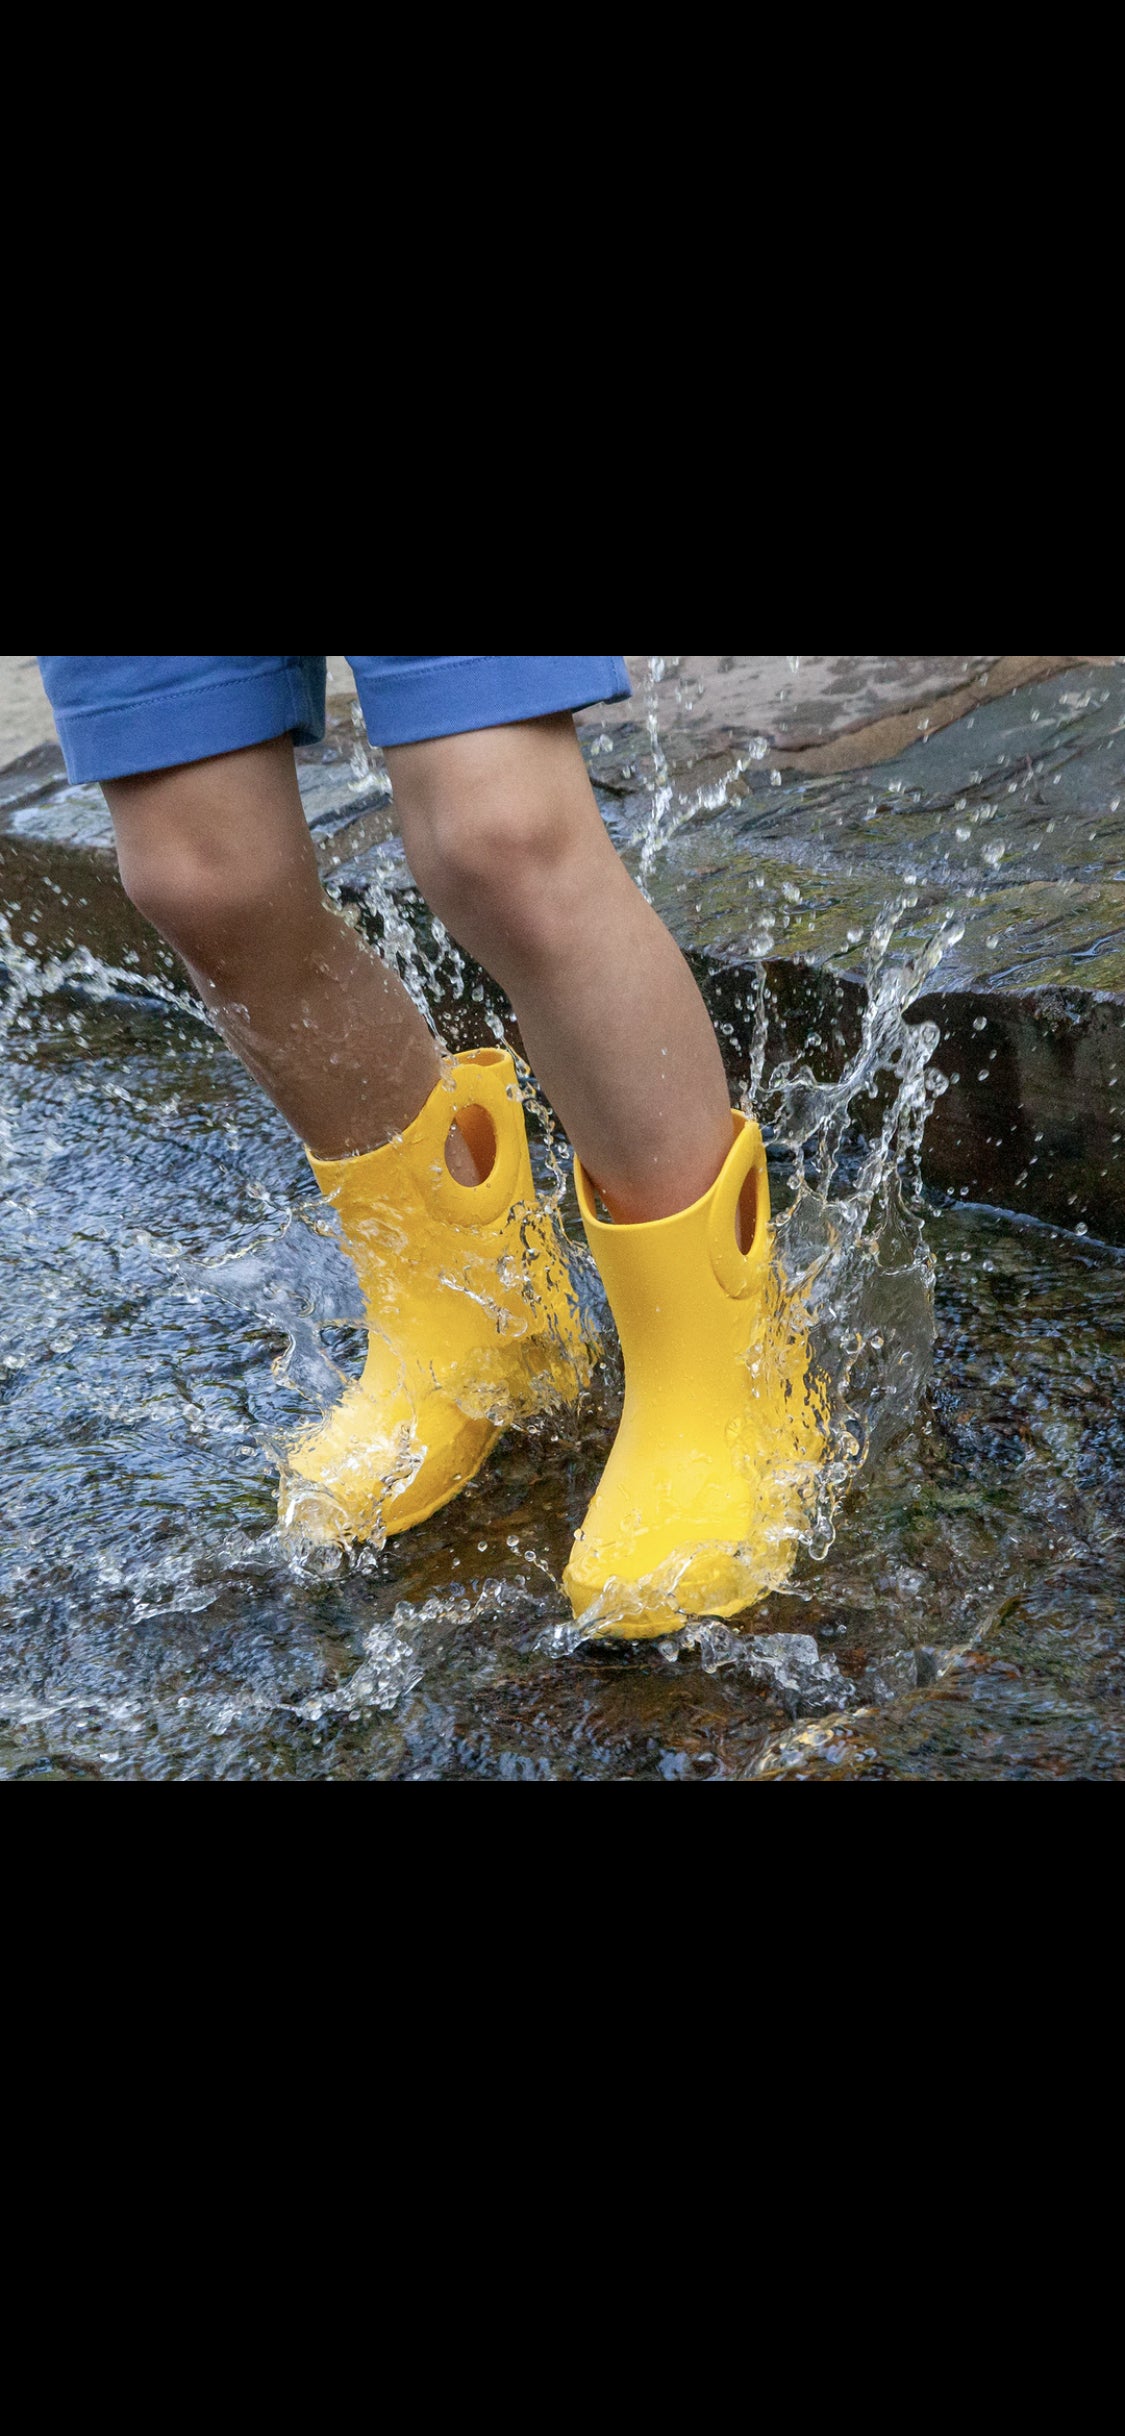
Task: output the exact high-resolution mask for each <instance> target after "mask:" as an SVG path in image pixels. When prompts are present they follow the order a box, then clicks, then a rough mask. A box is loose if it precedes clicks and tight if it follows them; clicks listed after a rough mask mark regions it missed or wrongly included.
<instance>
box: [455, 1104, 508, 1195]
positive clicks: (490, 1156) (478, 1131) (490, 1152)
mask: <svg viewBox="0 0 1125 2436" xmlns="http://www.w3.org/2000/svg"><path fill="white" fill-rule="evenodd" d="M458 1134H460V1136H461V1140H462V1141H463V1142H464V1144H465V1146H466V1148H467V1149H468V1151H469V1153H470V1156H471V1158H472V1161H473V1165H474V1166H475V1168H476V1171H477V1182H478V1184H484V1183H486V1182H487V1180H488V1178H489V1176H490V1175H491V1174H492V1170H493V1168H494V1167H495V1165H496V1127H495V1125H494V1124H493V1122H492V1119H491V1117H490V1116H489V1113H488V1110H487V1108H459V1109H458V1111H457V1114H456V1116H455V1118H454V1120H453V1123H452V1125H451V1126H450V1128H449V1132H448V1133H447V1135H446V1138H445V1164H446V1166H447V1168H448V1169H449V1172H450V1175H451V1176H455V1175H456V1172H457V1171H456V1169H455V1167H454V1165H453V1161H452V1159H451V1158H450V1156H449V1152H450V1145H451V1144H452V1143H453V1141H454V1139H455V1137H456V1135H458Z"/></svg>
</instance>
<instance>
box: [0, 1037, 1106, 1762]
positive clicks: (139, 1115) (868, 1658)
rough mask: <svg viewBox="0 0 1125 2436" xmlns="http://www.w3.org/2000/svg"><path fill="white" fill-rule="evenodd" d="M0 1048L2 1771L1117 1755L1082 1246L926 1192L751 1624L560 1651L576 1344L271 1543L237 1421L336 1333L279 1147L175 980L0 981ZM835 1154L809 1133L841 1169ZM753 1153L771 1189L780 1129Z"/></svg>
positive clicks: (581, 1465)
mask: <svg viewBox="0 0 1125 2436" xmlns="http://www.w3.org/2000/svg"><path fill="white" fill-rule="evenodd" d="M469 1020H470V1021H471V1022H472V1023H474V1024H478V1025H479V1022H480V1020H481V1014H480V1010H479V1008H477V1007H475V1006H473V1007H472V1008H471V1013H470V1015H469ZM728 1045H729V1044H728ZM7 1047H8V1062H7V1070H6V1077H5V1084H4V1104H3V1112H2V1113H3V1120H4V1124H5V1126H6V1128H7V1156H6V1159H5V1163H4V1166H3V1171H2V1178H3V1181H2V1201H0V1331H2V1342H3V1347H4V1351H3V1355H2V1357H0V1359H2V1365H3V1367H2V1371H0V1381H2V1384H0V1472H2V1477H3V1479H4V1482H5V1510H4V1518H3V1539H2V1546H0V1601H2V1606H3V1630H2V1632H0V1771H2V1772H3V1773H4V1774H5V1775H8V1776H24V1775H44V1776H48V1777H51V1776H78V1777H84V1776H89V1777H115V1776H121V1777H127V1778H135V1777H148V1776H153V1777H181V1776H193V1777H194V1776H203V1777H211V1776H223V1775H229V1776H235V1777H259V1776H261V1777H273V1776H278V1777H282V1776H299V1777H326V1776H330V1777H345V1778H346V1777H370V1776H375V1777H384V1776H385V1777H407V1778H427V1777H473V1776H483V1777H516V1778H534V1777H544V1778H553V1777H610V1778H619V1777H625V1776H628V1777H641V1778H644V1777H681V1776H683V1777H699V1778H704V1779H707V1778H714V1777H731V1776H734V1777H747V1776H763V1777H769V1776H772V1775H778V1774H788V1773H792V1772H796V1773H798V1774H805V1775H811V1776H817V1775H821V1774H823V1775H829V1776H836V1775H845V1776H850V1775H855V1774H874V1775H877V1776H878V1775H889V1776H897V1775H902V1776H916V1775H917V1776H936V1777H942V1776H960V1775H970V1776H973V1775H976V1776H984V1777H998V1776H1000V1777H1002V1776H1008V1775H1013V1776H1017V1777H1019V1776H1027V1775H1038V1774H1045V1775H1052V1776H1056V1775H1062V1776H1066V1775H1081V1776H1084V1775H1092V1774H1093V1775H1099V1774H1104V1775H1116V1774H1119V1773H1121V1771H1122V1767H1123V1764H1125V1737H1123V1731H1122V1729H1123V1724H1125V1715H1123V1708H1122V1689H1123V1686H1125V1628H1123V1625H1122V1617H1123V1616H1125V1598H1123V1596H1122V1592H1123V1589H1125V1583H1123V1580H1122V1572H1123V1567H1125V1536H1123V1530H1122V1525H1123V1521H1125V1491H1123V1489H1122V1485H1121V1484H1122V1477H1123V1475H1122V1452H1123V1448H1122V1427H1123V1425H1122V1422H1121V1420H1120V1418H1119V1416H1120V1414H1121V1412H1122V1405H1123V1396H1122V1391H1123V1387H1125V1378H1123V1375H1122V1371H1123V1364H1125V1261H1123V1260H1122V1258H1121V1256H1120V1255H1118V1254H1116V1253H1112V1252H1109V1251H1107V1250H1106V1249H1104V1248H1103V1247H1101V1246H1100V1245H1098V1244H1096V1243H1094V1242H1092V1241H1091V1240H1089V1239H1086V1240H1085V1241H1079V1240H1076V1239H1075V1238H1073V1237H1067V1236H1064V1235H1060V1234H1056V1233H1052V1232H1051V1231H1049V1230H1047V1229H1045V1228H1042V1227H1037V1226H1035V1225H1033V1224H1030V1223H1026V1222H1024V1223H1016V1222H1013V1221H1011V1220H1009V1219H1006V1218H1004V1217H1002V1216H997V1215H996V1214H995V1213H990V1212H985V1211H982V1210H973V1209H969V1208H967V1207H965V1206H963V1205H959V1204H957V1203H956V1202H954V1203H953V1204H952V1205H950V1206H947V1207H945V1208H939V1207H938V1206H936V1205H934V1204H931V1205H930V1206H928V1207H927V1208H926V1211H925V1215H924V1219H922V1220H920V1221H919V1222H918V1223H919V1224H921V1225H922V1226H923V1227H924V1238H925V1245H926V1247H927V1248H928V1253H929V1256H930V1257H931V1258H932V1263H933V1277H934V1293H935V1316H936V1341H935V1345H934V1352H933V1358H932V1371H931V1373H930V1377H929V1384H928V1385H923V1384H922V1383H921V1371H920V1372H919V1376H918V1377H916V1378H914V1379H913V1380H912V1382H911V1386H910V1400H913V1399H918V1398H920V1400H919V1401H917V1404H916V1410H915V1414H914V1418H913V1420H912V1421H910V1423H909V1425H908V1426H907V1427H906V1428H905V1431H904V1432H902V1433H901V1434H899V1435H898V1436H897V1437H895V1436H894V1432H893V1430H892V1431H891V1432H890V1433H889V1436H890V1438H891V1441H892V1442H891V1443H888V1444H884V1445H883V1446H882V1451H879V1433H878V1432H876V1438H875V1448H876V1451H875V1452H873V1454H872V1456H871V1458H870V1460H869V1462H868V1463H867V1465H866V1467H865V1468H864V1469H863V1470H862V1472H860V1474H859V1475H858V1478H857V1479H855V1480H854V1482H853V1485H852V1487H851V1490H850V1493H849V1495H848V1497H847V1498H846V1500H845V1502H844V1504H843V1506H842V1508H841V1509H840V1510H839V1511H838V1512H837V1514H836V1517H835V1536H834V1538H833V1539H832V1540H831V1543H830V1544H829V1545H828V1548H827V1553H826V1554H824V1555H823V1557H822V1558H821V1559H820V1560H819V1561H817V1559H816V1558H815V1557H814V1556H813V1555H812V1554H811V1553H808V1552H806V1553H803V1554H802V1556H801V1558H800V1560H799V1562H798V1566H797V1569H796V1572H795V1574H794V1576H793V1579H792V1581H791V1583H790V1585H789V1587H788V1588H787V1590H786V1591H785V1592H783V1593H778V1594H775V1595H774V1596H773V1597H772V1598H771V1599H770V1600H769V1601H768V1602H766V1603H765V1605H764V1606H763V1607H761V1608H759V1609H758V1610H756V1611H755V1613H754V1616H753V1619H752V1621H753V1626H754V1629H753V1630H748V1629H746V1627H744V1626H742V1625H738V1626H722V1625H718V1624H705V1625H702V1626H700V1627H698V1628H694V1629H692V1630H690V1631H689V1632H688V1633H686V1634H684V1635H683V1636H680V1638H679V1640H678V1641H676V1642H667V1643H658V1644H650V1645H641V1646H632V1647H630V1646H624V1645H620V1644H616V1645H607V1644H591V1643H589V1642H586V1643H579V1644H577V1645H576V1643H575V1637H574V1635H573V1633H572V1632H571V1630H570V1625H569V1611H568V1609H567V1607H566V1605H565V1602H564V1600H563V1598H562V1596H561V1593H560V1591H559V1589H558V1587H557V1584H558V1580H559V1576H560V1574H561V1571H562V1567H563V1564H564V1563H565V1559H566V1555H567V1551H568V1548H569V1543H570V1538H571V1535H572V1533H573V1531H574V1529H575V1527H576V1525H577V1524H578V1522H579V1521H580V1519H581V1516H582V1513H583V1511H584V1509H585V1505H586V1503H587V1501H588V1498H589V1496H590V1494H591V1493H592V1490H593V1487H594V1485H595V1482H596V1479H597V1477H598V1473H599V1471H600V1469H601V1466H602V1463H603V1462H604V1459H605V1455H606V1453H607V1451H608V1447H609V1444H610V1441H611V1437H612V1432H613V1429H614V1427H615V1424H616V1418H617V1413H618V1410H619V1406H620V1385H621V1382H620V1375H619V1372H618V1371H617V1369H616V1367H615V1366H614V1364H613V1363H612V1361H611V1363H610V1364H609V1366H608V1367H607V1369H606V1370H605V1371H604V1372H603V1373H602V1374H601V1375H600V1377H599V1379H598V1382H597V1385H596V1387H595V1389H594V1390H593V1391H592V1393H591V1394H590V1396H589V1397H588V1399H587V1400H586V1403H585V1405H584V1406H583V1407H582V1408H581V1409H580V1410H579V1411H578V1412H577V1413H576V1414H572V1415H568V1416H567V1417H566V1419H565V1421H564V1422H562V1423H560V1422H558V1421H555V1420H551V1421H549V1422H544V1423H540V1424H539V1425H537V1427H536V1428H535V1429H533V1430H532V1431H531V1432H530V1433H528V1435H526V1436H515V1435H511V1436H509V1437H507V1438H506V1439H505V1440H503V1441H502V1442H501V1445H500V1447H499V1449H498V1450H497V1452H496V1454H495V1455H494V1456H493V1458H492V1460H491V1462H490V1464H489V1465H488V1467H487V1468H486V1470H485V1472H484V1473H483V1474H482V1475H481V1476H480V1477H479V1478H478V1480H477V1481H475V1482H474V1483H473V1484H472V1486H471V1488H470V1489H469V1491H468V1492H467V1493H466V1495H465V1496H464V1497H463V1498H462V1499H461V1500H460V1501H459V1502H458V1504H457V1506H456V1507H455V1508H453V1509H451V1510H448V1511H446V1512H444V1513H442V1514H438V1515H436V1516H435V1517H434V1518H433V1519H432V1521H431V1522H429V1523H427V1524H423V1525H421V1526H419V1527H418V1528H417V1529H415V1530H414V1531H411V1532H410V1533H408V1534H405V1535H404V1536H403V1537H402V1538H400V1539H397V1540H394V1541H392V1542H390V1543H389V1544H388V1546H387V1547H386V1548H385V1549H383V1550H382V1551H379V1552H374V1551H367V1552H365V1553H364V1554H362V1555H360V1556H359V1558H358V1559H355V1558H351V1557H345V1556H344V1555H342V1554H341V1553H340V1552H338V1551H330V1552H328V1553H327V1554H317V1555H315V1556H314V1555H311V1554H309V1553H305V1554H302V1553H301V1552H300V1551H295V1550H294V1549H293V1548H292V1547H291V1546H288V1545H286V1544H285V1543H284V1542H283V1541H282V1540H281V1538H280V1537H279V1534H278V1532H277V1528H276V1522H275V1476H274V1472H273V1468H272V1464H271V1460H270V1456H269V1452H268V1449H269V1447H270V1446H271V1445H276V1444H277V1443H278V1442H279V1439H280V1438H281V1437H282V1436H283V1435H284V1434H285V1433H286V1432H287V1431H288V1430H290V1429H291V1428H292V1427H293V1425H294V1423H295V1422H296V1421H297V1420H298V1419H299V1418H300V1417H301V1416H302V1415H303V1414H305V1413H307V1411H308V1410H309V1403H310V1400H311V1401H312V1402H313V1403H315V1402H316V1401H317V1399H318V1398H319V1399H320V1400H323V1398H324V1396H325V1395H326V1394H328V1393H329V1392H331V1389H332V1385H333V1379H334V1370H333V1365H336V1366H337V1367H338V1368H340V1369H343V1370H344V1371H346V1370H348V1369H349V1368H350V1369H354V1368H355V1366H356V1361H357V1357H358V1353H359V1347H360V1342H361V1340H360V1337H359V1334H358V1331H357V1329H356V1326H355V1322H356V1320H357V1319H358V1317H359V1310H358V1300H357V1289H356V1287H355V1284H354V1280H353V1278H352V1276H351V1272H350V1270H349V1269H348V1268H347V1265H346V1264H345V1263H344V1261H343V1260H342V1258H341V1256H340V1254H339V1252H338V1251H337V1249H336V1247H335V1244H334V1242H333V1241H332V1239H331V1236H330V1235H327V1234H325V1233H324V1232H323V1231H322V1226H323V1219H322V1213H321V1209H320V1205H319V1203H318V1201H317V1198H316V1196H315V1194H314V1193H313V1192H312V1190H311V1185H310V1179H309V1178H308V1174H307V1170H306V1168H305V1164H304V1160H303V1157H302V1154H301V1152H300V1150H299V1148H298V1146H297V1145H296V1143H295V1142H294V1141H293V1139H292V1137H291V1136H290V1135H289V1133H288V1131H287V1129H286V1128H285V1126H284V1125H283V1123H282V1121H281V1120H280V1118H278V1117H277V1116H276V1115H275V1114H274V1112H273V1111H272V1110H271V1109H270V1108H269V1106H268V1105H267V1104H266V1103H265V1101H264V1100H263V1099H262V1097H261V1095H260V1094H259V1093H258V1092H257V1091H256V1090H255V1088H254V1087H253V1085H252V1084H251V1083H250V1082H249V1081H248V1079H247V1078H246V1077H245V1076H244V1074H243V1073H242V1070H241V1068H240V1067H239V1066H238V1065H237V1063H236V1061H235V1060H234V1059H233V1058H232V1057H231V1056H230V1055H229V1053H228V1052H227V1051H226V1050H225V1049H224V1048H223V1046H222V1045H221V1043H219V1042H218V1041H217V1039H216V1038H215V1036H214V1035H213V1034H212V1033H211V1032H210V1031H208V1030H207V1029H206V1028H205V1027H204V1026H203V1025H202V1024H200V1023H199V1022H198V1021H197V1020H195V1019H194V1018H192V1017H191V1016H190V1015H189V1014H188V1013H187V1012H186V1011H183V1010H177V1009H176V1008H174V1007H171V1008H169V1007H164V1008H156V1007H153V1006H152V1005H146V1004H144V1003H141V1002H137V1003H134V1004H128V1003H125V1002H123V1001H120V1000H112V999H111V1000H107V1001H105V1002H103V1003H102V1004H100V1005H99V1004H91V1003H89V1002H78V1001H74V1000H71V1001H69V1002H68V1001H67V1000H66V999H65V998H64V997H61V996H59V995H58V994H54V995H49V996H46V997H43V998H39V999H36V998H34V997H31V998H29V999H28V1000H27V1001H26V1002H25V1003H24V1004H23V1005H22V1007H21V1009H20V1011H19V1012H18V1013H17V1014H16V1015H15V1017H14V1020H13V1023H12V1028H11V1030H10V1033H9V1037H8V1044H7ZM806 1138H808V1139H811V1138H812V1133H811V1132H809V1133H808V1134H807V1136H806ZM865 1155H866V1152H865V1145H864V1142H863V1140H862V1138H861V1137H860V1136H859V1135H858V1134H857V1133H856V1131H855V1127H854V1125H853V1126H852V1127H851V1130H850V1131H848V1130H847V1129H843V1130H842V1131H841V1134H840V1140H839V1156H840V1189H841V1192H842V1193H843V1194H844V1196H845V1198H846V1196H847V1195H849V1194H850V1195H852V1196H853V1197H854V1193H855V1191H856V1190H857V1189H858V1186H859V1184H860V1182H861V1179H862V1174H863V1168H864V1158H865ZM536 1158H537V1161H538V1163H539V1169H540V1174H541V1178H542V1180H543V1181H544V1182H545V1183H546V1182H548V1181H549V1173H548V1168H547V1165H546V1152H545V1147H544V1145H543V1144H542V1142H541V1141H539V1140H537V1142H536ZM774 1174H775V1181H776V1184H777V1187H778V1199H779V1205H780V1204H782V1203H784V1201H785V1199H786V1179H787V1178H788V1179H789V1187H790V1206H791V1207H798V1206H799V1200H800V1196H799V1195H798V1196H797V1197H796V1199H795V1200H794V1198H793V1196H792V1179H793V1159H792V1155H791V1154H790V1153H787V1152H786V1151H785V1150H784V1145H783V1144H782V1142H781V1140H780V1139H779V1141H778V1144H777V1147H776V1150H775V1161H774ZM904 1223H906V1222H905V1221H904ZM881 1226H882V1221H880V1227H881ZM569 1229H570V1232H571V1234H572V1236H573V1235H575V1234H577V1231H578V1230H577V1226H576V1223H575V1220H574V1214H573V1208H572V1206H571V1207H570V1209H569ZM882 1239H883V1238H882V1234H880V1240H882ZM906 1241H907V1250H908V1255H909V1256H908V1258H907V1259H906V1261H905V1263H904V1264H900V1266H903V1267H905V1269H906V1270H908V1271H909V1272H910V1273H911V1274H912V1275H917V1274H920V1272H917V1271H916V1270H915V1265H914V1264H915V1258H916V1253H917V1248H918V1247H917V1246H916V1244H915V1243H914V1241H913V1238H912V1237H911V1236H910V1235H909V1228H908V1232H907V1238H906ZM587 1277H588V1281H589V1280H590V1272H589V1271H588V1270H587ZM590 1282H592V1281H590ZM890 1324H891V1326H892V1333H893V1320H892V1322H891V1323H890ZM918 1341H919V1340H918V1313H917V1311H916V1310H915V1311H914V1312H913V1314H912V1315H908V1316H907V1319H906V1321H905V1322H904V1323H903V1327H902V1330H901V1342H902V1344H910V1345H916V1344H917V1342H918ZM876 1350H877V1349H876ZM924 1367H925V1365H922V1368H923V1369H924ZM853 1393H854V1395H855V1398H856V1409H858V1410H861V1411H862V1413H863V1414H865V1415H866V1416H867V1417H868V1418H870V1416H871V1413H872V1395H871V1378H870V1377H869V1378H868V1379H867V1381H866V1383H865V1384H864V1385H863V1387H862V1390H860V1389H859V1388H857V1387H855V1385H854V1382H853ZM900 1419H901V1415H900Z"/></svg>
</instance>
